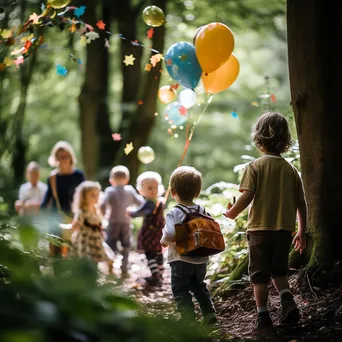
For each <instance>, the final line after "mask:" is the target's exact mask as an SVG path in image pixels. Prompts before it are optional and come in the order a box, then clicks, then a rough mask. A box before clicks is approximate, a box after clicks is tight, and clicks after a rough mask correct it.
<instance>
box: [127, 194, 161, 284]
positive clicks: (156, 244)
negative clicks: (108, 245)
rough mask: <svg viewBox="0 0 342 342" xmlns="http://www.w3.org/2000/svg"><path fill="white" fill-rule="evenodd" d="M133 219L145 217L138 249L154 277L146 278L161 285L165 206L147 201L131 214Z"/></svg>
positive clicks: (139, 236) (149, 281)
mask: <svg viewBox="0 0 342 342" xmlns="http://www.w3.org/2000/svg"><path fill="white" fill-rule="evenodd" d="M130 216H131V217H138V216H144V221H143V224H142V227H141V229H140V231H139V235H138V245H137V249H138V250H140V251H144V252H145V255H146V258H147V262H148V267H149V268H150V270H151V274H152V277H148V278H145V279H146V281H147V282H148V283H150V284H151V285H156V284H157V283H160V281H161V278H162V273H163V271H164V267H163V254H162V246H161V244H160V239H161V237H162V235H163V228H164V225H165V218H164V204H163V202H162V201H158V202H157V203H156V202H154V201H152V200H147V201H146V202H145V204H143V205H142V206H141V207H140V208H138V209H137V210H136V211H133V212H130Z"/></svg>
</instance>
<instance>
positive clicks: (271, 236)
mask: <svg viewBox="0 0 342 342" xmlns="http://www.w3.org/2000/svg"><path fill="white" fill-rule="evenodd" d="M253 140H254V142H255V145H256V147H257V148H258V149H259V150H260V151H261V153H262V154H263V156H262V157H260V158H258V159H256V160H254V161H253V162H251V163H249V164H248V165H247V167H246V169H245V172H244V175H243V177H242V180H241V184H240V191H241V192H242V195H241V196H240V197H239V199H238V200H237V202H236V204H235V205H233V206H232V207H231V208H230V209H228V210H227V212H226V214H225V216H227V217H228V218H231V219H234V218H235V217H236V216H237V215H238V214H239V213H240V212H241V211H242V210H244V209H245V208H246V207H247V206H248V205H249V204H250V203H251V202H252V201H253V202H252V206H251V208H250V211H249V215H248V225H247V240H248V246H249V274H250V279H251V282H252V283H253V287H254V296H255V301H256V305H257V311H258V319H257V323H256V331H257V332H260V331H264V330H268V329H271V328H272V326H273V323H272V320H271V317H270V314H269V311H268V307H267V301H268V282H269V280H270V278H272V282H273V285H274V286H275V288H276V289H277V291H278V292H279V295H280V301H281V306H282V315H281V323H297V322H298V321H299V319H300V315H299V310H298V308H297V305H296V303H295V301H294V299H293V296H292V294H291V292H290V289H289V283H288V280H287V272H288V257H289V251H290V246H291V241H292V233H293V232H294V231H295V228H296V214H297V213H298V233H297V235H296V236H295V237H294V239H293V243H294V245H295V250H297V251H299V252H300V253H302V252H303V250H304V249H305V247H306V240H305V228H306V201H305V197H304V191H303V185H302V181H301V178H300V176H299V174H298V171H297V170H296V168H295V167H294V166H292V165H291V164H290V163H288V162H287V161H286V160H285V159H284V158H283V157H282V156H281V153H283V152H285V151H287V149H288V148H289V146H290V144H291V135H290V131H289V127H288V123H287V121H286V119H285V118H284V117H283V116H282V115H280V114H278V113H265V114H264V115H262V116H261V117H260V119H259V120H258V122H257V123H256V126H255V130H254V133H253Z"/></svg>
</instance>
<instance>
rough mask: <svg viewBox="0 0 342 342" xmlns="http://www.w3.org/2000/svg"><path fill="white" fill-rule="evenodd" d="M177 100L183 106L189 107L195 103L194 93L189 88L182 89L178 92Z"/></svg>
mask: <svg viewBox="0 0 342 342" xmlns="http://www.w3.org/2000/svg"><path fill="white" fill-rule="evenodd" d="M178 100H179V103H180V104H181V105H182V106H183V107H185V108H190V107H192V106H193V105H194V104H195V103H196V93H195V92H194V91H193V90H191V89H184V90H183V91H182V92H181V93H180V94H179V97H178Z"/></svg>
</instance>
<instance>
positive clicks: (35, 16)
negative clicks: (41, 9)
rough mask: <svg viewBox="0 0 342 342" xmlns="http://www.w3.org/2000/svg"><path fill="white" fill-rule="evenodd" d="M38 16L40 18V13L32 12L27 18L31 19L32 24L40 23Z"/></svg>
mask: <svg viewBox="0 0 342 342" xmlns="http://www.w3.org/2000/svg"><path fill="white" fill-rule="evenodd" d="M39 18H40V15H38V14H37V13H33V14H31V15H30V17H29V20H31V21H32V22H33V24H40V23H39Z"/></svg>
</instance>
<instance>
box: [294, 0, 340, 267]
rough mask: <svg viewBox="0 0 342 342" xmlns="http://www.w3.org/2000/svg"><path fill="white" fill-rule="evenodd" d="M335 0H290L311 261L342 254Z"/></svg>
mask: <svg viewBox="0 0 342 342" xmlns="http://www.w3.org/2000/svg"><path fill="white" fill-rule="evenodd" d="M337 6H338V1H337V0H336V1H334V0H330V1H324V0H300V1H298V0H288V2H287V26H288V53H289V72H290V84H291V97H292V105H293V110H294V113H295V119H296V126H297V132H298V139H299V144H300V152H301V167H302V176H303V182H304V187H305V193H306V198H307V203H308V236H309V239H310V240H311V241H309V242H310V244H309V246H310V248H309V250H308V252H309V258H310V259H309V260H310V261H309V265H311V266H313V265H315V264H319V265H325V264H329V263H330V262H331V261H332V260H333V259H335V258H341V257H342V248H341V247H340V245H341V241H342V229H341V219H340V215H339V214H340V211H341V205H340V202H341V199H340V194H341V192H342V178H341V176H340V173H341V171H340V170H341V168H342V158H341V152H340V150H339V147H340V146H341V145H342V135H341V132H340V129H341V127H342V102H341V85H342V84H341V79H342V63H341V60H342V45H341V43H340V42H341V40H342V30H341V28H340V14H341V12H340V11H339V10H337V8H338V7H337Z"/></svg>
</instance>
